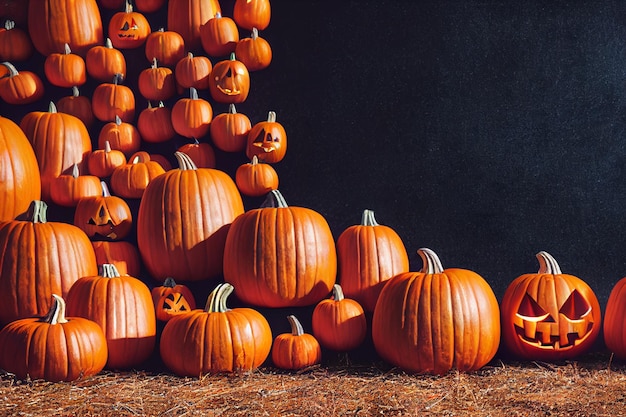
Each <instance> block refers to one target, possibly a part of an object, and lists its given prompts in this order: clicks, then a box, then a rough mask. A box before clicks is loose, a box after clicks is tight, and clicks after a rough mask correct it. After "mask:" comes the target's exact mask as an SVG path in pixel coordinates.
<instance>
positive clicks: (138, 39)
mask: <svg viewBox="0 0 626 417" xmlns="http://www.w3.org/2000/svg"><path fill="white" fill-rule="evenodd" d="M108 27H109V38H110V39H111V43H112V44H113V46H115V47H116V48H118V49H134V48H139V47H140V46H143V45H144V44H145V43H146V39H147V38H148V36H149V35H150V33H152V29H151V28H150V22H149V21H148V19H147V18H146V16H144V14H143V13H140V12H136V11H134V10H133V4H132V2H131V0H126V4H125V7H124V11H121V12H117V13H115V14H114V15H113V16H111V19H110V20H109V26H108Z"/></svg>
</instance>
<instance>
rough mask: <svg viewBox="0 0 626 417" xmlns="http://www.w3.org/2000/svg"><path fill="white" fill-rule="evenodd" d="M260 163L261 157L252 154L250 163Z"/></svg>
mask: <svg viewBox="0 0 626 417" xmlns="http://www.w3.org/2000/svg"><path fill="white" fill-rule="evenodd" d="M258 164H259V157H258V156H256V155H252V160H251V161H250V165H258Z"/></svg>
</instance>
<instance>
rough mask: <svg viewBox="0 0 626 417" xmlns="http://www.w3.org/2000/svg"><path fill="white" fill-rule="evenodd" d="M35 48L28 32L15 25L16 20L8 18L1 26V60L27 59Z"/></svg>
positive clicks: (17, 60)
mask: <svg viewBox="0 0 626 417" xmlns="http://www.w3.org/2000/svg"><path fill="white" fill-rule="evenodd" d="M34 50H35V48H34V47H33V43H32V42H31V40H30V37H29V36H28V33H27V32H26V31H25V30H24V29H21V28H19V27H16V26H15V21H14V20H11V19H7V20H5V22H4V27H3V28H0V61H9V62H19V61H27V60H28V59H29V58H30V57H31V56H32V55H33V52H34Z"/></svg>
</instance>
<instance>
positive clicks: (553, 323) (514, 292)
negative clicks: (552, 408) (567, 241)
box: [500, 251, 602, 361]
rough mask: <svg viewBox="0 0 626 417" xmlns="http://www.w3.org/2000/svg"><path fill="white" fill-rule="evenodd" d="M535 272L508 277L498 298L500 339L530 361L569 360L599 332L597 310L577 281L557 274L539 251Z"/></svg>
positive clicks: (592, 297)
mask: <svg viewBox="0 0 626 417" xmlns="http://www.w3.org/2000/svg"><path fill="white" fill-rule="evenodd" d="M536 256H537V259H538V260H539V271H538V272H537V273H530V274H524V275H521V276H519V277H518V278H516V279H515V280H513V281H512V282H511V283H510V284H509V286H508V287H507V289H506V291H505V292H504V296H503V298H502V302H501V304H500V309H501V311H502V339H503V341H504V342H505V344H506V346H507V348H508V349H509V352H510V353H512V354H513V355H515V356H517V357H520V358H523V359H531V360H542V361H554V360H564V359H571V358H574V357H576V356H579V355H581V354H582V353H584V352H586V351H588V350H589V349H590V348H591V346H593V344H594V343H595V340H596V339H597V337H598V335H599V334H600V329H601V326H602V323H601V312H600V305H599V303H598V299H597V298H596V296H595V293H594V292H593V290H592V289H591V288H590V287H589V285H588V284H587V283H586V282H585V281H583V280H582V279H580V278H578V277H576V276H574V275H569V274H563V273H562V272H561V268H560V266H559V264H558V263H557V261H556V260H555V259H554V257H552V255H550V254H549V253H547V252H545V251H541V252H539V253H538V254H537V255H536Z"/></svg>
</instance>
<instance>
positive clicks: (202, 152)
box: [178, 139, 215, 168]
mask: <svg viewBox="0 0 626 417" xmlns="http://www.w3.org/2000/svg"><path fill="white" fill-rule="evenodd" d="M178 151H179V152H183V153H185V154H187V155H189V158H191V160H192V161H193V163H194V164H195V165H196V166H197V167H198V168H215V152H214V151H213V148H212V147H211V145H209V144H208V143H206V142H202V143H200V142H198V139H194V141H193V143H186V144H184V145H182V146H180V147H179V148H178Z"/></svg>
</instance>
